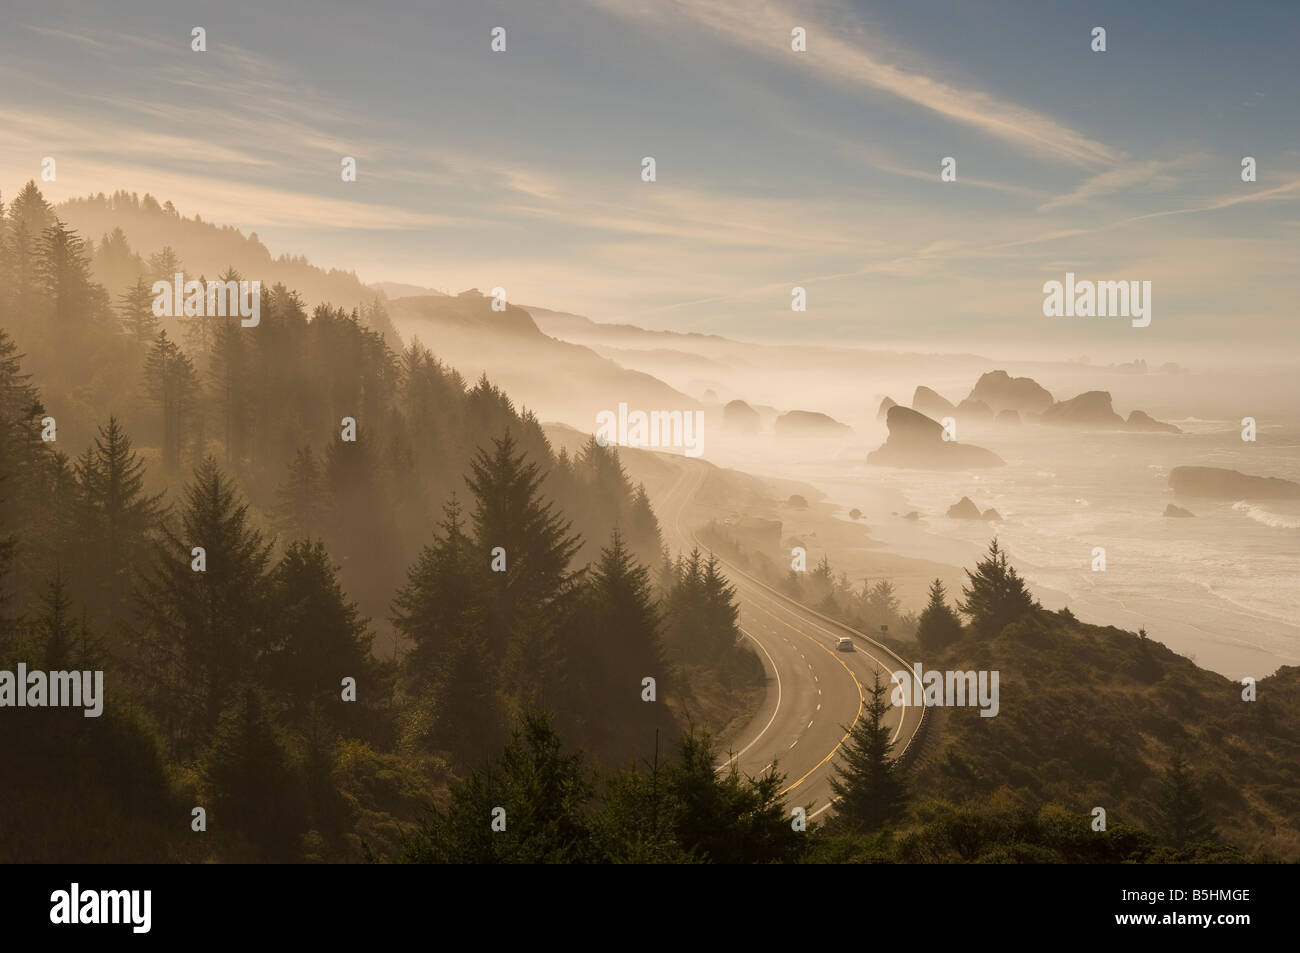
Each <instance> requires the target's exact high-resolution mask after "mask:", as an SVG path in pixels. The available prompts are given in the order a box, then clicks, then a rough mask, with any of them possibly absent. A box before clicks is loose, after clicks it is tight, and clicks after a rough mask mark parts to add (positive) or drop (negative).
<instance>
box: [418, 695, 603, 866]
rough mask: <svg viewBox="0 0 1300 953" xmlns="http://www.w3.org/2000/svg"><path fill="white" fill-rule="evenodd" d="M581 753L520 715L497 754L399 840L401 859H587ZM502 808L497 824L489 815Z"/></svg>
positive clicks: (590, 788)
mask: <svg viewBox="0 0 1300 953" xmlns="http://www.w3.org/2000/svg"><path fill="white" fill-rule="evenodd" d="M593 793H594V785H593V782H592V779H591V776H590V773H589V772H588V770H587V768H586V766H585V765H584V764H583V759H582V756H581V755H579V754H573V753H565V752H564V751H563V750H562V744H561V742H560V738H559V736H558V735H557V734H556V732H555V730H554V728H552V727H551V724H550V722H549V720H548V719H547V718H545V717H543V716H540V715H526V716H525V717H524V719H523V723H522V725H521V726H520V727H519V728H518V729H517V730H516V731H515V732H514V735H513V740H511V742H510V743H509V744H508V745H507V746H506V748H505V751H504V752H502V754H501V755H500V757H498V758H497V759H495V760H494V761H493V762H491V763H490V764H488V765H487V766H485V767H483V768H480V769H478V770H476V771H474V772H473V773H471V774H470V775H469V777H467V778H466V779H465V780H464V781H460V782H456V783H453V784H452V787H451V804H450V805H449V806H448V808H447V809H446V810H445V811H443V810H439V809H437V808H434V809H433V810H431V811H430V812H429V813H428V814H427V815H426V816H425V818H424V819H423V821H422V823H421V825H420V830H419V831H418V832H417V833H416V834H415V835H414V836H413V837H412V838H411V839H410V840H409V841H408V842H407V845H406V849H405V851H404V852H403V860H404V861H405V862H406V863H426V864H428V863H432V864H448V863H452V864H510V863H514V864H538V863H549V864H554V863H577V862H583V861H590V860H592V859H594V854H593V838H592V830H591V821H590V818H589V816H588V804H589V802H590V801H591V798H592V795H593ZM498 808H501V809H503V810H504V815H503V816H500V821H501V822H503V823H504V825H505V827H504V830H493V829H492V826H491V822H492V821H493V820H494V819H496V818H497V817H498V815H497V814H496V811H497V809H498Z"/></svg>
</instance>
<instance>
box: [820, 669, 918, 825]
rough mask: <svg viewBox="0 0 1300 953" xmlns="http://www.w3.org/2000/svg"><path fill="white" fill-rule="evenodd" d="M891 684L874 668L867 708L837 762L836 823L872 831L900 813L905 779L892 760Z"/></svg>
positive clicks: (834, 784)
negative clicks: (888, 720)
mask: <svg viewBox="0 0 1300 953" xmlns="http://www.w3.org/2000/svg"><path fill="white" fill-rule="evenodd" d="M888 691H889V687H888V686H887V685H882V684H881V682H880V673H879V672H876V673H875V678H874V681H873V682H872V686H871V688H869V689H867V692H868V694H869V695H870V698H868V700H867V704H866V708H865V711H864V712H863V715H862V716H861V717H860V718H859V719H858V721H857V722H856V723H855V724H854V725H853V727H852V728H851V729H848V732H849V737H848V739H847V740H846V741H845V742H844V747H843V749H842V762H841V763H837V764H836V765H835V775H834V776H833V777H832V778H831V790H833V791H834V792H835V796H836V798H837V799H838V800H837V801H836V805H835V811H836V817H835V822H836V824H837V825H842V826H844V827H846V828H848V829H849V830H854V831H859V832H862V831H874V830H878V829H879V828H881V827H883V826H884V825H885V824H888V823H890V822H891V821H893V820H895V819H897V818H898V817H899V815H901V814H902V812H903V808H904V806H905V804H906V799H907V782H906V778H905V777H904V775H903V772H902V770H901V769H899V768H898V766H897V764H896V762H894V761H891V760H890V757H889V756H890V753H891V752H892V751H893V750H894V743H893V741H891V740H890V737H889V734H890V732H889V728H888V726H887V725H885V715H886V714H888V712H889V704H888V702H887V701H886V695H887V693H888Z"/></svg>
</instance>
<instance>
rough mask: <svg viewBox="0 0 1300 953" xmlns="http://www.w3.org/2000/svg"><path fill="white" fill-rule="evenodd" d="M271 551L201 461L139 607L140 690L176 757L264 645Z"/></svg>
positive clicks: (197, 736)
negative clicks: (144, 623)
mask: <svg viewBox="0 0 1300 953" xmlns="http://www.w3.org/2000/svg"><path fill="white" fill-rule="evenodd" d="M196 546H197V547H202V548H203V549H204V558H205V561H206V568H205V569H204V571H201V572H199V571H195V570H194V568H192V567H193V560H194V559H195V558H196V557H195V556H194V555H193V553H192V549H193V548H194V547H196ZM270 553H271V545H270V544H269V543H264V542H263V541H262V534H261V533H260V532H258V531H257V530H255V529H254V528H253V527H252V526H251V525H250V520H249V516H248V505H247V504H246V503H244V502H242V501H241V500H240V499H239V498H238V496H237V494H236V491H235V487H234V485H233V484H232V483H231V482H230V480H229V479H228V478H227V477H226V476H225V474H223V473H222V472H221V469H220V468H219V467H218V466H217V464H216V462H215V461H213V460H211V459H209V460H206V461H204V463H203V464H202V465H201V466H200V467H199V468H198V470H196V471H195V474H194V482H193V483H191V484H190V485H189V486H187V487H186V488H185V495H184V510H183V512H182V514H181V520H180V526H179V527H170V526H169V527H165V528H164V530H163V533H162V539H161V541H160V542H159V544H158V545H157V555H156V566H155V569H154V571H153V573H152V574H151V575H150V577H149V578H148V579H147V580H146V582H145V586H144V591H143V600H142V602H143V604H142V606H141V608H142V611H143V612H144V613H145V617H146V619H147V620H148V628H147V629H146V631H145V632H144V633H143V639H142V641H143V642H144V645H143V648H144V650H145V658H144V661H145V665H146V667H145V669H144V671H142V672H141V676H142V681H143V683H144V684H143V687H144V689H145V690H146V691H147V692H148V693H149V694H150V695H151V698H152V705H153V707H154V710H155V713H156V714H157V716H158V718H159V720H160V722H162V724H163V726H164V729H165V731H166V732H167V735H168V737H169V739H170V740H171V741H172V743H173V745H174V746H175V747H177V748H178V749H180V750H182V751H184V750H186V749H187V748H189V747H192V746H193V745H195V744H197V743H198V742H199V741H200V740H201V739H202V738H203V737H204V736H205V735H206V734H207V733H208V732H209V731H210V730H211V729H212V728H213V727H214V726H215V725H216V723H217V719H218V717H219V716H220V713H221V711H222V709H223V708H224V707H225V706H226V704H227V702H228V701H229V699H230V697H231V692H232V691H233V690H234V687H235V686H236V685H237V684H238V683H240V682H241V681H242V680H244V679H245V678H246V677H247V675H248V674H249V672H250V671H251V669H252V666H253V661H254V658H255V657H256V654H257V651H258V650H259V648H260V647H262V646H264V645H265V644H266V632H267V630H266V624H267V613H266V599H267V594H268V593H267V586H266V578H265V577H266V569H267V565H268V563H269V561H270Z"/></svg>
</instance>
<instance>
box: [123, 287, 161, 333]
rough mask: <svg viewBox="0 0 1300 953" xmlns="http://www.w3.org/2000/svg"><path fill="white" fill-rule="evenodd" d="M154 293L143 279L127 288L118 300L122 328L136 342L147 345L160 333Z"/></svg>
mask: <svg viewBox="0 0 1300 953" xmlns="http://www.w3.org/2000/svg"><path fill="white" fill-rule="evenodd" d="M153 297H154V296H153V291H152V290H151V286H150V285H148V284H146V283H145V280H144V279H143V278H136V280H135V284H133V285H132V286H131V287H129V288H127V289H126V291H124V292H123V293H122V294H121V296H120V297H119V298H118V299H117V300H118V305H117V313H118V316H119V317H120V319H121V322H122V327H123V328H125V329H126V330H127V332H128V333H129V334H131V335H132V336H133V337H134V338H135V339H136V341H137V342H138V343H139V344H141V345H145V344H148V343H150V342H152V341H153V339H154V336H155V335H156V334H157V331H158V318H157V317H155V316H154V313H153Z"/></svg>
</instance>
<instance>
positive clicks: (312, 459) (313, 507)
mask: <svg viewBox="0 0 1300 953" xmlns="http://www.w3.org/2000/svg"><path fill="white" fill-rule="evenodd" d="M276 496H277V498H278V503H277V505H276V508H275V513H274V516H275V529H276V532H278V533H280V534H282V535H283V536H285V537H286V538H288V539H304V538H307V537H314V536H316V535H318V534H320V533H321V531H322V530H323V528H324V526H325V517H326V514H327V513H328V510H329V499H328V495H327V493H326V487H325V475H324V473H323V471H322V469H321V465H320V463H319V462H318V461H317V459H316V455H315V454H314V453H313V452H312V449H311V447H299V448H298V452H297V453H296V454H295V455H294V458H293V461H292V462H291V463H290V464H289V474H288V476H287V478H286V479H285V481H284V483H283V484H281V485H280V487H279V488H278V489H277V490H276Z"/></svg>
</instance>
